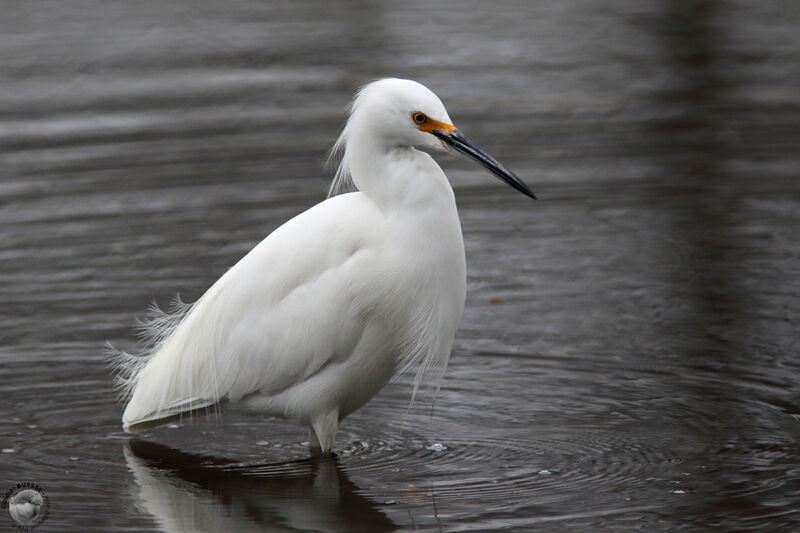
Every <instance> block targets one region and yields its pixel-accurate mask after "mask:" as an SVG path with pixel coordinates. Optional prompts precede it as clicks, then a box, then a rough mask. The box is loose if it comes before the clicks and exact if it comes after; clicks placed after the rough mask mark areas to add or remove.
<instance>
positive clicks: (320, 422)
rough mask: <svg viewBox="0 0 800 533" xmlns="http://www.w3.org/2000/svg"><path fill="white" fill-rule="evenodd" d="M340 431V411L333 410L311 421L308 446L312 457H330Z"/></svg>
mask: <svg viewBox="0 0 800 533" xmlns="http://www.w3.org/2000/svg"><path fill="white" fill-rule="evenodd" d="M338 429H339V409H338V408H336V409H333V410H332V411H328V412H327V413H325V414H322V415H319V416H317V417H316V418H315V419H314V420H312V421H311V431H309V441H308V446H309V448H310V449H311V454H312V455H319V454H322V455H330V453H331V452H332V451H333V443H334V441H335V440H336V431H337V430H338Z"/></svg>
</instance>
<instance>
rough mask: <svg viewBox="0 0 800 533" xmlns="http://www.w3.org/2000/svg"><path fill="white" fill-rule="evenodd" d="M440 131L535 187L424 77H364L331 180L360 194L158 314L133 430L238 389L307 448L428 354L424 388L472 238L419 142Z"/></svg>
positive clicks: (311, 217) (137, 382)
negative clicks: (187, 301) (306, 435)
mask: <svg viewBox="0 0 800 533" xmlns="http://www.w3.org/2000/svg"><path fill="white" fill-rule="evenodd" d="M423 117H424V120H423ZM445 143H446V144H449V145H451V146H453V147H454V148H455V149H456V150H459V151H461V152H464V153H467V154H468V155H470V156H471V157H473V158H475V159H476V160H478V162H479V163H481V164H483V165H484V166H486V167H487V168H489V169H490V170H491V171H492V172H494V173H495V174H496V175H498V176H499V177H500V178H502V179H503V180H505V181H507V182H509V183H510V184H511V185H513V186H514V187H516V188H518V189H519V188H520V186H521V187H524V189H525V190H523V189H520V190H523V192H525V193H526V194H528V195H530V196H532V194H531V193H530V191H528V190H527V187H525V186H524V184H521V183H522V182H520V181H519V180H518V178H516V176H514V175H513V174H512V173H510V171H508V170H507V169H505V167H502V165H500V164H499V163H497V162H496V161H495V160H494V159H492V158H491V157H489V156H488V155H486V154H485V153H483V152H482V151H480V149H478V148H477V147H475V146H474V145H471V144H469V143H468V141H467V140H466V138H464V137H463V136H462V135H461V134H460V133H459V132H458V131H457V130H455V128H454V127H453V126H452V125H451V122H450V118H449V117H448V115H447V112H446V110H445V108H444V106H443V105H442V103H441V102H440V101H439V99H438V98H437V97H436V95H434V94H433V93H432V92H431V91H430V90H428V89H427V88H425V87H424V86H422V85H420V84H418V83H416V82H413V81H409V80H398V79H385V80H380V81H377V82H373V83H371V84H369V85H367V86H365V87H364V88H363V89H362V90H361V91H360V92H359V94H358V96H357V97H356V99H355V101H354V104H353V106H352V111H351V115H350V118H349V120H348V123H347V125H346V127H345V129H344V130H343V132H342V135H341V137H340V139H339V141H337V147H339V148H340V149H342V150H343V154H342V161H341V164H340V167H339V170H338V171H337V174H336V178H335V179H334V183H333V185H332V186H331V190H332V194H335V193H336V192H338V191H339V190H342V189H345V188H347V187H348V186H349V184H350V183H351V182H352V184H353V185H355V188H357V192H350V193H346V194H341V195H338V196H333V197H330V198H328V199H327V200H325V201H324V202H322V203H320V204H318V205H316V206H314V207H312V208H311V209H309V210H308V211H306V212H304V213H301V214H300V215H298V216H296V217H295V218H293V219H291V220H289V221H288V222H286V223H285V224H284V225H282V226H281V227H279V228H278V229H276V230H275V231H274V232H273V233H272V234H270V235H269V236H268V237H267V238H266V239H264V240H263V241H262V242H261V243H260V244H258V245H257V246H256V247H255V248H254V249H253V250H252V251H250V252H249V253H248V254H247V255H246V256H245V257H243V258H242V259H241V260H240V261H239V262H238V263H237V264H236V265H234V266H233V267H232V268H231V269H230V270H229V271H228V272H226V273H225V274H224V275H223V276H222V277H221V278H220V279H219V280H218V281H217V282H216V283H214V285H213V286H212V287H211V288H210V289H209V290H208V291H207V292H206V293H205V294H204V295H203V296H202V297H201V298H200V299H199V300H198V301H197V302H196V303H195V304H193V305H192V306H189V307H188V308H187V309H185V310H183V312H182V313H180V314H179V316H177V317H176V318H174V319H170V318H169V317H161V318H160V319H158V320H156V321H155V322H153V326H152V327H151V332H150V334H151V337H152V338H153V340H154V341H155V346H154V348H153V349H152V351H151V352H150V355H148V356H146V357H143V358H137V357H131V356H126V355H124V354H120V356H119V359H118V366H119V368H120V380H121V381H122V382H123V384H124V387H125V390H126V392H127V393H128V394H129V396H130V399H129V401H128V404H127V407H126V409H125V412H124V414H123V416H122V423H123V427H124V428H125V430H136V429H137V428H139V427H143V426H149V425H153V424H156V425H157V424H158V423H161V422H164V421H165V420H166V419H168V418H170V417H172V416H174V415H179V414H181V413H184V412H186V411H190V410H194V409H198V408H202V407H209V406H213V405H216V404H217V403H219V402H222V401H228V402H231V403H232V404H236V405H238V406H241V407H243V408H246V409H251V410H256V411H258V412H261V413H265V414H271V415H280V416H285V417H288V418H292V419H296V420H299V421H301V422H303V423H305V424H308V425H309V426H310V428H311V431H310V440H311V447H312V448H313V449H315V450H321V451H322V452H330V451H331V449H332V448H333V444H334V438H335V435H336V430H337V428H338V423H339V421H340V420H341V419H342V418H344V417H345V416H347V415H348V414H349V413H351V412H353V411H354V410H356V409H358V408H359V407H360V406H362V405H363V404H364V403H366V402H367V401H368V400H369V399H370V398H371V397H372V396H373V395H375V394H376V393H377V392H378V391H379V390H380V389H381V388H382V387H383V386H384V385H385V384H386V383H388V382H389V380H390V379H391V378H392V377H393V376H394V375H395V374H396V373H398V372H400V371H402V370H405V369H407V368H410V367H418V374H417V381H416V386H418V385H419V383H420V381H421V380H422V378H423V376H424V374H425V373H426V372H427V371H428V370H430V369H431V368H437V369H439V370H440V371H443V370H444V368H445V367H446V365H447V360H448V358H449V355H450V350H451V347H452V344H453V339H454V336H455V332H456V328H457V326H458V322H459V319H460V317H461V312H462V310H463V307H464V299H465V285H466V271H465V261H464V244H463V239H462V236H461V226H460V223H459V219H458V213H457V212H456V204H455V199H454V196H453V191H452V189H451V187H450V185H449V183H448V181H447V178H446V177H445V175H444V173H443V172H442V170H441V169H440V168H439V166H438V165H437V164H436V163H435V162H434V161H433V159H432V158H431V157H430V156H429V155H428V154H427V153H425V152H423V151H421V150H419V149H425V150H438V151H441V150H442V149H443V147H444V146H445ZM465 146H466V147H467V148H465ZM470 150H474V151H475V153H471V152H470ZM476 154H477V155H476ZM416 386H415V391H416Z"/></svg>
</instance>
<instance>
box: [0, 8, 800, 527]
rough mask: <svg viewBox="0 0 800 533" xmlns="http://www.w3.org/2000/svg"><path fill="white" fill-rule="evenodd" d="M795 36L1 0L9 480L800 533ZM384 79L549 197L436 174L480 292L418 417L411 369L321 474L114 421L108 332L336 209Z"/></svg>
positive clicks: (80, 521) (694, 17)
mask: <svg viewBox="0 0 800 533" xmlns="http://www.w3.org/2000/svg"><path fill="white" fill-rule="evenodd" d="M165 4H166V5H165ZM799 26H800V9H798V6H797V3H796V2H792V1H784V2H777V1H776V2H749V1H744V0H741V1H733V2H703V1H694V2H692V1H689V2H664V1H648V2H638V1H632V0H631V1H615V2H602V3H601V2H580V1H563V2H548V3H538V2H536V3H534V2H527V1H524V2H523V1H520V2H516V3H502V4H498V3H492V4H491V5H490V4H487V3H483V2H465V1H459V2H455V1H452V2H424V1H417V2H402V3H401V2H397V3H394V4H389V3H385V2H356V1H352V2H322V1H318V2H304V3H300V2H289V1H286V2H271V3H261V2H255V1H245V0H242V1H237V2H229V3H216V2H197V1H195V2H169V3H165V2H99V1H98V2H90V1H74V2H69V3H67V2H60V3H56V2H51V3H36V2H11V1H5V2H3V5H2V16H0V399H1V401H0V420H2V423H0V448H2V454H0V492H4V491H5V490H6V489H7V488H10V486H11V485H12V484H13V483H15V482H17V481H21V480H29V481H35V482H37V483H39V484H40V485H41V486H42V487H43V488H44V489H45V490H46V492H47V494H48V496H49V497H50V515H49V518H48V520H47V521H46V522H45V523H44V525H42V526H41V527H40V529H39V530H41V531H170V532H177V531H218V532H222V531H301V530H304V531H391V530H405V531H417V530H419V531H490V530H508V531H565V530H569V531H614V532H616V531H629V530H646V531H651V532H652V531H678V530H686V531H751V530H761V531H793V530H800V448H799V447H798V440H799V439H800V401H798V400H800V361H798V350H799V349H800V329H799V327H798V326H799V320H800V316H799V315H800V224H799V223H798V221H799V220H800V214H799V213H800V187H799V186H798V182H797V180H798V177H800V176H798V174H799V172H798V169H799V168H800V150H798V147H800V91H798V86H800V30H799ZM384 75H396V76H403V77H411V78H414V79H418V80H420V81H422V82H423V83H425V84H427V85H428V86H430V87H431V88H432V89H433V90H434V91H436V92H437V93H438V94H439V95H440V96H441V97H442V99H443V100H444V102H445V104H446V105H447V106H448V109H449V112H450V115H451V116H452V117H453V118H454V120H455V121H456V124H457V125H458V126H459V127H460V128H461V129H462V130H463V131H465V132H466V133H467V134H468V135H470V136H471V137H472V138H474V139H475V140H476V141H477V142H479V143H480V144H482V145H484V146H485V147H486V148H487V149H489V150H490V151H491V152H492V153H494V154H495V155H496V156H497V157H498V159H501V160H502V161H504V162H505V163H506V164H507V165H508V166H509V167H511V168H513V169H514V170H516V172H517V173H518V174H519V175H520V176H522V177H524V178H525V179H526V181H527V182H528V183H529V184H530V185H531V186H532V188H533V189H534V191H536V193H537V194H538V195H539V197H540V198H541V200H540V201H538V202H536V203H533V202H531V201H530V200H528V199H526V198H524V197H523V196H522V195H519V194H517V193H515V192H514V191H512V190H511V189H509V188H507V187H505V186H503V185H501V184H499V183H498V182H496V180H494V179H493V178H492V177H490V176H489V175H487V174H486V173H485V172H484V171H483V170H481V169H479V168H477V167H474V166H472V165H471V164H469V163H468V162H466V161H461V160H455V159H444V160H443V161H442V163H443V165H444V167H445V168H446V170H447V172H448V174H449V176H450V177H451V179H452V182H453V184H454V187H455V189H456V194H457V197H458V202H459V209H460V213H461V218H462V224H463V229H464V237H465V240H466V247H467V262H468V271H469V272H468V275H469V280H468V281H469V296H468V300H467V308H466V311H465V315H464V319H463V321H462V325H461V329H460V331H459V333H458V336H457V339H456V345H455V349H454V353H453V358H452V360H451V366H450V368H449V370H448V373H447V376H446V378H445V380H444V382H443V387H442V390H441V392H440V393H439V395H438V397H437V400H436V403H435V406H433V405H432V403H431V402H430V401H422V402H419V403H417V404H415V405H414V406H412V407H410V408H409V406H408V403H409V398H410V388H409V380H408V379H403V380H401V381H400V382H399V383H398V384H396V385H394V386H392V387H391V388H389V389H387V390H385V391H384V392H383V393H381V394H380V395H379V396H378V397H376V398H375V399H374V400H373V401H372V402H370V403H369V404H368V405H367V406H365V407H364V408H362V409H361V410H360V411H358V412H356V413H355V414H353V415H351V416H350V417H349V418H347V419H346V420H345V422H344V424H343V426H342V429H341V432H340V434H339V437H338V439H337V445H336V449H337V451H338V454H339V455H338V459H337V460H336V461H309V460H306V459H305V458H306V449H305V447H304V445H303V444H302V441H304V440H305V438H306V433H305V430H304V429H302V428H299V427H296V426H295V425H293V424H292V423H290V422H285V421H281V420H272V419H268V420H262V419H259V418H257V417H248V416H245V415H231V416H225V417H223V418H222V419H220V420H215V419H211V420H207V421H205V422H202V423H197V424H194V425H187V426H182V427H173V428H162V429H159V430H153V431H150V432H148V433H145V434H143V435H140V436H139V440H129V437H127V436H126V435H124V434H123V433H121V431H120V416H121V410H122V408H121V406H120V405H119V404H117V403H115V392H114V390H113V388H112V381H111V378H110V375H109V372H108V370H107V368H106V367H105V365H104V355H103V345H104V343H105V341H106V340H110V341H112V342H113V343H115V344H116V345H119V346H121V347H123V348H132V347H133V346H134V343H135V331H134V329H133V325H134V320H135V317H136V316H137V315H138V314H140V313H142V312H143V311H144V310H145V309H146V307H147V305H148V303H149V302H150V301H151V300H152V299H154V298H155V299H157V300H158V301H159V302H160V303H162V304H164V305H166V304H168V302H169V299H170V298H171V297H172V296H173V295H174V294H175V293H177V292H179V293H181V295H182V296H183V297H184V299H186V300H189V301H191V300H193V299H195V298H197V297H198V296H199V295H201V294H202V293H203V291H204V290H205V288H207V287H208V286H209V285H210V284H211V283H212V282H213V281H214V280H215V279H216V278H217V277H218V276H219V275H220V274H221V273H222V272H224V271H225V269H226V268H227V267H228V266H230V265H232V264H233V263H234V262H235V261H236V260H238V259H239V258H240V257H241V256H242V255H243V254H244V253H245V252H246V251H247V250H249V249H250V248H251V247H252V246H253V245H254V244H255V243H257V242H258V241H259V240H260V239H262V238H263V237H264V236H265V235H267V234H268V233H269V232H270V231H272V230H273V229H274V228H275V227H277V226H278V225H280V224H281V223H282V221H284V220H286V219H287V218H289V217H291V216H292V215H294V214H296V213H298V212H300V211H302V210H304V209H306V208H308V207H309V206H311V205H313V204H314V203H316V202H318V201H320V200H321V199H322V197H323V191H324V189H325V187H326V185H327V182H328V178H329V175H330V173H329V172H327V171H325V170H323V169H322V164H323V162H324V158H325V151H326V150H327V148H328V147H329V146H330V144H331V143H332V142H333V140H334V139H335V136H336V135H337V133H338V130H339V127H340V126H341V123H342V121H343V119H344V112H343V107H344V106H345V104H346V103H347V101H348V99H349V98H350V95H351V93H352V91H353V89H354V88H355V87H357V86H358V85H359V84H361V83H363V82H365V81H368V80H370V79H372V78H376V77H380V76H384ZM5 512H6V511H3V513H5ZM5 527H10V520H9V519H8V517H0V529H2V528H5Z"/></svg>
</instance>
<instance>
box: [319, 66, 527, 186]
mask: <svg viewBox="0 0 800 533" xmlns="http://www.w3.org/2000/svg"><path fill="white" fill-rule="evenodd" d="M348 130H349V131H348ZM358 130H360V131H368V132H369V133H370V135H371V136H375V137H378V138H380V139H381V141H382V143H383V144H384V145H385V146H388V147H390V148H393V147H413V148H419V149H422V150H425V151H432V152H441V151H451V150H454V151H456V152H460V153H462V154H464V155H466V156H467V157H469V158H471V159H472V160H474V161H476V162H477V163H478V164H480V165H481V166H483V167H484V168H486V169H487V170H489V171H490V172H491V173H492V174H494V175H495V176H497V177H498V178H500V179H501V180H502V181H504V182H505V183H507V184H509V185H511V186H512V187H514V188H515V189H517V190H518V191H520V192H522V193H523V194H525V195H526V196H529V197H531V198H536V196H535V195H534V194H533V192H532V191H531V190H530V189H529V188H528V186H527V185H526V184H525V183H524V182H523V181H522V180H520V179H519V177H517V175H516V174H514V173H513V172H511V171H510V170H509V169H508V168H506V167H505V166H504V165H503V164H501V163H500V162H499V161H497V160H496V159H495V158H494V157H492V156H491V155H489V154H488V153H486V151H485V150H483V149H482V148H480V147H478V146H477V145H475V144H474V143H472V142H471V141H470V140H469V139H467V138H466V137H465V136H464V135H463V134H462V133H461V132H460V131H459V130H458V129H457V128H456V127H455V126H454V125H453V121H452V120H451V119H450V116H449V115H448V114H447V110H446V109H445V107H444V104H442V101H441V100H439V97H438V96H436V95H435V94H434V93H433V91H431V90H430V89H428V88H427V87H425V86H424V85H422V84H421V83H418V82H416V81H412V80H402V79H397V78H386V79H382V80H378V81H374V82H372V83H370V84H368V85H365V86H364V87H363V88H362V89H361V90H360V91H359V92H358V94H357V95H356V98H355V99H354V100H353V104H352V106H351V116H350V120H349V121H348V124H347V127H346V128H345V131H344V132H343V133H342V137H340V139H339V141H338V142H337V146H336V147H334V150H337V149H343V148H344V146H343V145H344V144H345V143H346V142H347V138H348V137H350V136H351V135H353V134H354V132H355V131H358Z"/></svg>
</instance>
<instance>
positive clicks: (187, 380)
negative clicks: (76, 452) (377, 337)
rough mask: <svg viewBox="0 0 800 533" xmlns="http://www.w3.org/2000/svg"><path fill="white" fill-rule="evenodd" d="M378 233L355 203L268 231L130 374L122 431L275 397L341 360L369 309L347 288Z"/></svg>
mask: <svg viewBox="0 0 800 533" xmlns="http://www.w3.org/2000/svg"><path fill="white" fill-rule="evenodd" d="M382 223H383V218H382V215H381V214H380V212H379V211H378V210H377V209H376V208H375V207H374V206H373V205H372V204H371V203H370V202H368V201H366V200H365V198H364V197H363V195H362V194H361V193H351V194H346V195H341V196H337V197H334V198H330V199H328V200H326V201H325V202H322V203H320V204H318V205H316V206H315V207H313V208H311V209H309V210H308V211H306V212H304V213H302V214H300V215H298V216H297V217H295V218H293V219H292V220H290V221H288V222H287V223H286V224H284V225H283V226H281V227H280V228H278V229H276V230H275V231H274V232H273V233H272V234H270V235H269V236H268V237H267V238H266V239H264V240H263V241H262V242H261V243H260V244H258V245H257V246H256V247H255V248H254V249H253V250H251V251H250V252H249V253H248V254H247V255H246V256H245V257H244V258H242V259H241V260H240V261H239V262H238V263H237V264H236V265H234V266H233V267H232V268H231V269H230V270H229V271H228V272H226V273H225V274H224V275H223V276H222V277H221V278H220V279H219V280H218V281H217V282H216V283H215V284H214V285H213V286H212V287H211V288H210V289H209V290H208V291H207V292H206V293H205V294H204V295H203V296H202V297H201V298H200V299H199V300H198V301H197V302H196V303H195V304H194V305H193V306H192V307H191V309H190V310H189V311H188V312H187V314H186V316H185V317H184V318H183V319H182V320H181V321H180V323H178V324H177V326H174V329H173V330H172V331H171V332H169V334H168V335H167V336H166V338H165V339H164V340H163V341H162V342H161V343H160V345H159V346H158V347H157V349H156V351H155V352H154V353H153V355H152V356H150V358H149V360H147V362H146V364H144V365H143V366H142V367H141V368H138V369H135V371H133V372H132V376H131V378H130V383H131V392H132V394H131V398H130V401H129V403H128V406H127V408H126V409H125V413H124V414H123V426H124V427H125V428H126V429H127V428H130V427H131V426H141V425H142V424H145V425H153V424H152V423H153V422H156V421H157V422H161V421H164V419H166V418H168V417H173V416H175V415H177V414H180V413H183V412H186V411H189V410H193V409H197V408H203V407H208V406H210V405H213V404H215V403H217V402H219V401H221V400H226V399H227V400H231V401H236V400H239V399H240V398H242V397H243V396H245V395H248V394H250V393H252V392H255V391H261V392H262V393H265V394H268V395H269V394H277V393H279V392H280V391H282V390H285V389H286V388H288V387H291V386H292V385H294V384H297V383H300V382H302V381H304V380H305V379H306V378H308V377H309V376H311V375H312V374H314V373H315V372H316V371H318V370H319V369H320V368H322V367H323V366H324V365H326V364H327V363H329V362H330V361H332V360H335V359H337V358H346V357H347V356H348V355H349V354H350V353H352V351H353V348H354V346H355V345H356V343H357V342H358V340H359V338H360V336H361V334H362V332H363V327H364V320H365V313H366V310H367V309H368V308H369V307H370V306H371V305H373V303H372V302H370V301H369V300H370V298H371V297H369V296H364V294H363V293H364V291H363V290H359V289H354V287H356V286H358V287H363V283H364V280H363V279H359V276H365V275H368V274H367V273H365V271H366V272H368V271H369V268H365V267H367V266H368V265H371V264H373V263H374V261H375V260H376V257H377V255H378V254H377V253H376V252H377V249H378V248H379V247H380V246H381V243H382V242H383V241H381V238H380V236H379V235H380V231H379V228H380V226H381V224H382ZM356 292H359V293H361V294H355V293H356ZM368 292H369V291H368ZM374 297H378V295H375V296H374ZM156 425H157V424H156Z"/></svg>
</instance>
